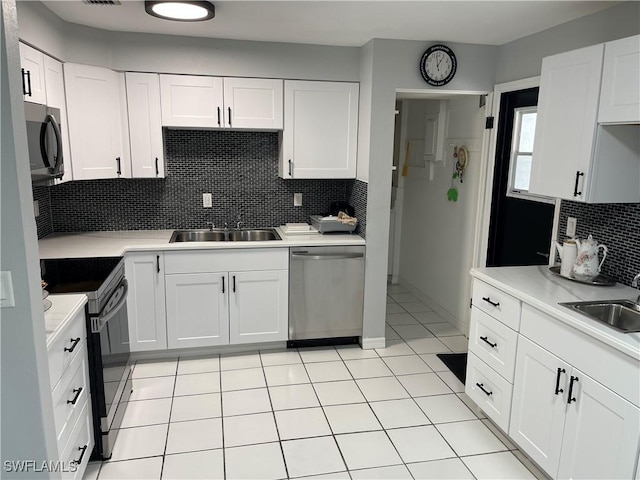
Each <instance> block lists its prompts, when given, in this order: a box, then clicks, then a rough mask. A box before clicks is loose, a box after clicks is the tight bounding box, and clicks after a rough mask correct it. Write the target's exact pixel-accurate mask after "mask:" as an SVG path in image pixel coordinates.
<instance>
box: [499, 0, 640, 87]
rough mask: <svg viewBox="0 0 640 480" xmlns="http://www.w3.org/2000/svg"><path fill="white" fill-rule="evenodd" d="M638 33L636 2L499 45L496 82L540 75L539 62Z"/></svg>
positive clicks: (639, 16)
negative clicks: (550, 56)
mask: <svg viewBox="0 0 640 480" xmlns="http://www.w3.org/2000/svg"><path fill="white" fill-rule="evenodd" d="M638 33H640V2H625V3H622V4H620V5H615V6H613V7H611V8H608V9H606V10H603V11H601V12H598V13H594V14H592V15H588V16H586V17H582V18H578V19H576V20H573V21H571V22H567V23H563V24H562V25H558V26H557V27H553V28H550V29H548V30H545V31H543V32H539V33H535V34H533V35H529V36H528V37H524V38H521V39H519V40H515V41H513V42H510V43H507V44H505V45H502V46H501V47H500V50H499V55H498V67H497V69H496V83H505V82H510V81H512V80H520V79H523V78H529V77H536V76H538V75H540V69H541V66H542V59H543V58H544V57H547V56H549V55H555V54H556V53H562V52H567V51H569V50H575V49H577V48H582V47H587V46H589V45H595V44H597V43H603V42H608V41H611V40H617V39H619V38H624V37H630V36H632V35H637V34H638Z"/></svg>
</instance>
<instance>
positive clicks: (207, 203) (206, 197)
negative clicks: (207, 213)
mask: <svg viewBox="0 0 640 480" xmlns="http://www.w3.org/2000/svg"><path fill="white" fill-rule="evenodd" d="M202 206H203V207H204V208H211V207H212V199H211V194H210V193H203V194H202Z"/></svg>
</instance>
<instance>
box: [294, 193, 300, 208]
mask: <svg viewBox="0 0 640 480" xmlns="http://www.w3.org/2000/svg"><path fill="white" fill-rule="evenodd" d="M293 206H294V207H301V206H302V194H301V193H294V194H293Z"/></svg>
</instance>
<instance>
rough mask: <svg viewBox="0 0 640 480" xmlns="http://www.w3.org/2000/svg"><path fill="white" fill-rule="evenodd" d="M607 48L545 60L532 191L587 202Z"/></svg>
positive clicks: (595, 48)
mask: <svg viewBox="0 0 640 480" xmlns="http://www.w3.org/2000/svg"><path fill="white" fill-rule="evenodd" d="M603 51H604V45H603V44H600V45H595V46H592V47H587V48H582V49H580V50H575V51H571V52H567V53H563V54H560V55H554V56H551V57H546V58H544V59H543V61H542V76H541V78H540V96H539V99H538V118H537V122H536V133H535V140H534V147H533V158H532V165H531V183H530V187H529V192H531V193H535V194H539V195H546V196H549V197H558V198H564V199H568V200H575V201H584V200H586V199H587V193H588V192H587V187H588V185H589V182H590V178H589V175H590V165H591V158H592V152H593V146H594V138H595V133H596V122H597V115H598V98H599V94H600V76H601V72H602V57H603Z"/></svg>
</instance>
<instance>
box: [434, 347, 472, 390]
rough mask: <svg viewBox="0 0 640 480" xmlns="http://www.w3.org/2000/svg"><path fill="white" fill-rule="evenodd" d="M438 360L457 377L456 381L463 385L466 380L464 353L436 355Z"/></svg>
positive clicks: (465, 358) (465, 356)
mask: <svg viewBox="0 0 640 480" xmlns="http://www.w3.org/2000/svg"><path fill="white" fill-rule="evenodd" d="M438 358H439V359H440V360H442V363H444V364H445V365H446V366H447V367H448V368H449V370H451V371H452V372H453V374H454V375H455V376H456V377H458V380H460V381H461V382H462V383H465V380H466V379H467V354H466V353H438Z"/></svg>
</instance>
